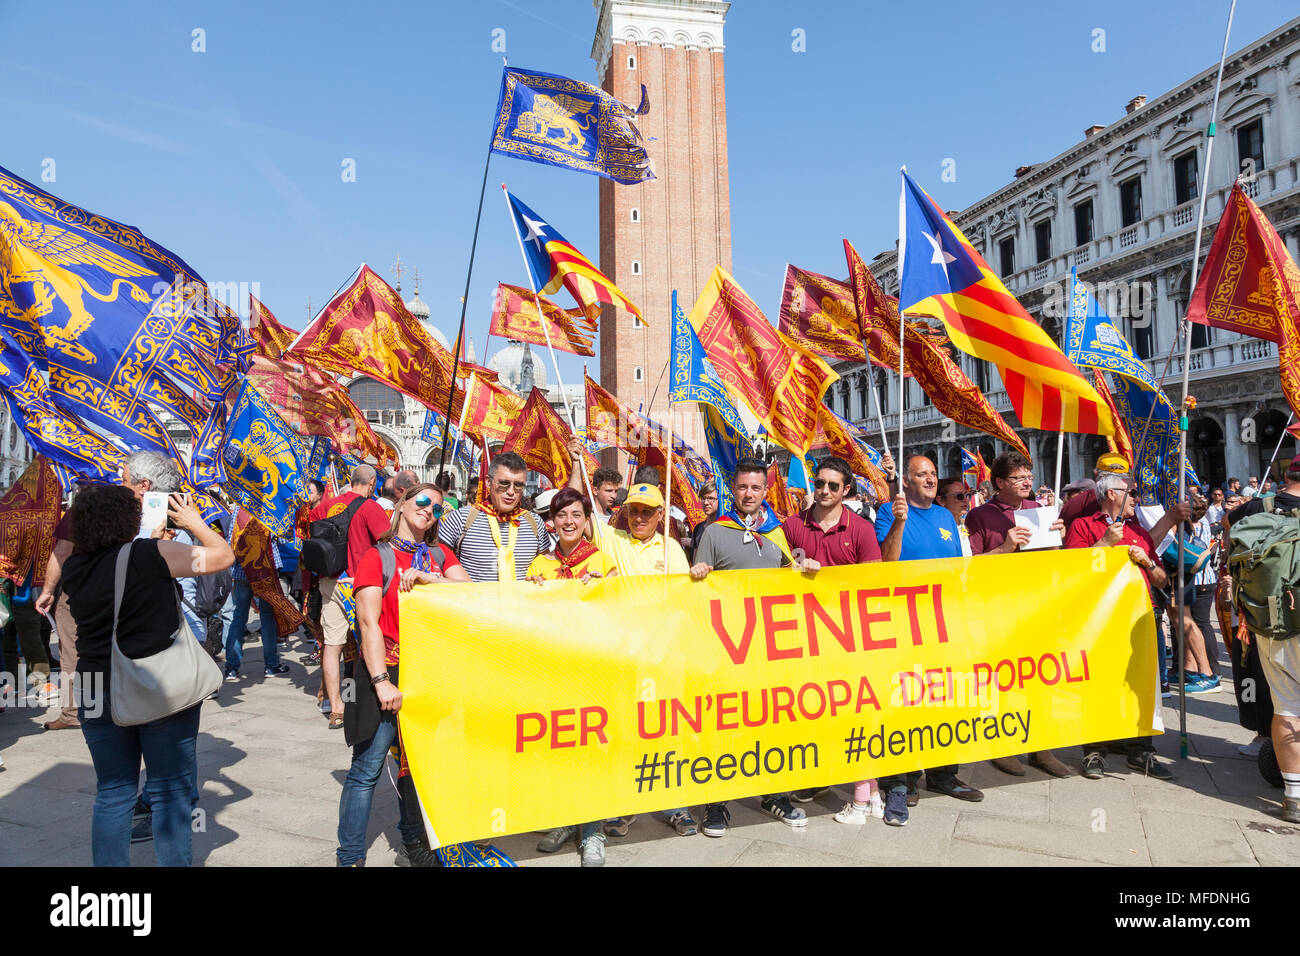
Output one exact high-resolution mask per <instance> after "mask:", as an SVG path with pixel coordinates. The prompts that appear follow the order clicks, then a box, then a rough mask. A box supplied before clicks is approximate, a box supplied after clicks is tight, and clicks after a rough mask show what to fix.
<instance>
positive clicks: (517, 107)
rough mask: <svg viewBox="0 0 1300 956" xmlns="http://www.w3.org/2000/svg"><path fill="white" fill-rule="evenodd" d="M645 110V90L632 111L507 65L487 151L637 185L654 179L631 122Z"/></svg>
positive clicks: (571, 84)
mask: <svg viewBox="0 0 1300 956" xmlns="http://www.w3.org/2000/svg"><path fill="white" fill-rule="evenodd" d="M649 109H650V101H649V98H648V97H647V96H646V89H645V86H642V87H641V103H640V105H639V106H638V107H637V108H636V109H632V107H630V106H627V105H626V104H624V103H622V102H620V101H619V100H617V99H615V98H614V97H613V96H611V95H610V94H608V93H606V92H605V91H604V90H602V89H600V87H597V86H592V85H591V84H590V83H583V82H582V81H581V80H572V79H569V77H567V76H558V75H556V74H554V73H539V72H537V71H536V70H521V69H519V68H517V67H509V66H508V67H506V68H505V70H504V72H503V73H502V76H501V95H500V97H498V99H497V112H496V125H495V127H494V128H493V130H492V152H494V153H500V154H501V155H503V156H513V157H514V158H515V159H525V160H528V161H529V162H533V163H543V164H545V165H547V166H559V167H561V168H562V169H574V170H577V171H578V172H582V173H592V174H594V175H596V176H604V177H605V178H607V179H612V180H614V181H615V182H617V183H624V184H628V185H634V184H636V183H642V182H645V181H646V180H647V179H654V178H655V174H654V172H653V170H652V168H651V162H650V156H649V154H648V153H647V152H646V148H645V142H644V140H643V139H642V138H641V133H640V132H639V131H638V130H637V128H636V127H635V126H633V125H632V118H633V117H636V116H641V115H643V114H645V113H647V112H648V111H649Z"/></svg>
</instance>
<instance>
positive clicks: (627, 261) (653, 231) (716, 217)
mask: <svg viewBox="0 0 1300 956" xmlns="http://www.w3.org/2000/svg"><path fill="white" fill-rule="evenodd" d="M593 5H594V6H596V7H598V8H599V11H600V12H599V16H598V20H597V27H596V37H595V40H594V42H593V43H592V48H591V56H592V59H593V60H595V61H596V75H597V77H598V82H599V83H600V85H601V86H602V88H603V89H605V91H606V92H608V93H611V94H612V95H613V96H615V97H617V98H618V99H619V100H621V101H622V102H624V103H629V104H632V105H635V104H637V103H639V102H640V99H641V87H642V85H643V84H644V86H645V87H646V90H647V93H648V95H649V97H650V112H649V113H648V114H646V115H645V116H641V117H638V118H637V128H638V129H639V130H640V131H641V134H642V136H643V137H645V139H646V141H647V144H646V146H647V149H648V150H649V153H650V158H651V160H652V162H653V163H654V172H655V176H656V177H657V178H656V179H653V180H650V181H648V182H644V183H641V184H639V185H636V186H625V185H621V184H619V183H615V182H612V181H610V180H608V179H601V180H600V187H599V188H600V268H601V271H602V272H604V273H605V274H606V275H607V276H609V277H610V278H611V279H613V280H614V282H615V283H616V284H617V285H618V287H619V288H620V289H622V290H623V291H624V292H625V293H627V295H628V296H629V297H630V298H631V300H632V301H633V302H635V303H636V305H637V306H638V308H640V309H641V311H642V314H643V315H644V316H645V317H646V319H647V320H648V324H644V323H641V322H639V321H637V319H636V318H635V317H634V316H632V315H630V314H628V313H626V312H621V311H618V310H616V309H614V308H613V307H612V306H606V307H605V309H604V314H603V315H602V317H601V322H600V384H601V385H602V386H603V387H604V388H606V389H607V390H609V391H610V392H612V393H613V394H615V395H617V396H618V397H619V398H620V399H622V400H623V401H624V402H626V403H628V404H630V405H631V406H632V407H634V408H635V407H637V406H641V407H643V408H644V409H646V410H647V411H648V413H649V414H650V415H651V417H654V418H657V419H659V420H661V421H662V420H664V412H665V410H666V408H667V404H668V382H667V374H666V372H665V369H666V368H667V365H668V352H669V330H670V329H671V327H672V312H671V306H670V293H671V291H672V290H673V289H676V290H677V298H678V303H679V304H680V306H681V307H682V309H684V310H686V311H690V308H691V306H692V305H693V304H694V303H695V300H696V298H698V296H699V293H700V290H701V289H702V288H703V287H704V284H705V283H706V282H707V281H708V279H709V275H710V273H711V272H712V271H713V267H714V266H715V265H718V264H721V265H722V266H723V268H725V269H727V270H728V271H730V269H731V206H730V194H729V188H728V180H727V175H728V174H727V116H726V95H725V83H724V76H723V62H722V57H723V46H722V28H723V23H724V21H725V20H726V16H727V10H728V8H729V7H730V6H731V4H730V3H725V2H718V0H595V2H594V3H593Z"/></svg>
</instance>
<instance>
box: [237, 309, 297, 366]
mask: <svg viewBox="0 0 1300 956" xmlns="http://www.w3.org/2000/svg"><path fill="white" fill-rule="evenodd" d="M248 334H249V336H250V337H251V338H252V340H253V343H254V344H255V345H256V346H257V353H258V354H259V355H262V356H265V357H266V358H269V359H278V358H279V357H280V356H281V355H283V354H284V350H285V349H287V348H288V347H289V346H290V345H292V344H293V340H294V339H296V338H297V337H298V333H297V332H295V331H294V330H293V329H290V328H286V327H285V326H283V325H281V324H280V320H279V319H277V318H276V317H275V316H274V315H273V314H272V312H271V310H270V309H268V308H267V307H266V306H265V305H263V304H262V303H261V302H259V301H258V300H257V298H256V297H255V296H254V295H253V294H252V293H249V296H248Z"/></svg>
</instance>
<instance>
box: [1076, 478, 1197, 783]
mask: <svg viewBox="0 0 1300 956" xmlns="http://www.w3.org/2000/svg"><path fill="white" fill-rule="evenodd" d="M1136 494H1137V485H1136V484H1135V483H1134V481H1133V479H1132V478H1130V477H1129V476H1128V475H1117V474H1115V473H1113V472H1105V473H1103V474H1101V475H1100V476H1098V478H1097V494H1096V497H1097V503H1098V505H1099V509H1098V510H1097V511H1095V512H1093V513H1092V514H1086V515H1082V516H1081V517H1078V518H1076V519H1075V520H1074V523H1073V524H1071V525H1070V530H1069V531H1067V532H1066V534H1065V546H1066V547H1067V548H1096V547H1102V548H1110V547H1114V546H1115V545H1121V544H1122V545H1127V546H1128V556H1129V560H1130V561H1132V562H1133V563H1134V564H1136V565H1137V566H1138V567H1139V568H1141V569H1142V574H1143V576H1144V577H1145V578H1146V581H1147V590H1148V592H1149V591H1150V590H1151V588H1162V587H1164V586H1165V585H1166V584H1167V583H1168V581H1169V578H1168V575H1166V574H1165V569H1164V568H1163V567H1161V565H1160V562H1159V560H1157V558H1156V546H1155V543H1154V542H1153V541H1152V540H1151V535H1149V534H1147V533H1146V531H1144V530H1143V528H1142V526H1141V525H1140V524H1138V522H1137V519H1136V518H1135V517H1134V515H1135V513H1136V507H1135V504H1136V500H1137V499H1136V497H1135V496H1136ZM1154 689H1155V688H1152V690H1153V691H1154ZM1158 703H1159V701H1157V704H1158ZM1108 747H1114V748H1117V749H1119V748H1122V749H1124V750H1127V751H1128V765H1129V766H1130V767H1131V768H1133V769H1134V770H1141V771H1142V772H1143V773H1144V774H1146V775H1147V776H1148V777H1154V778H1155V779H1157V780H1172V779H1173V776H1174V775H1173V774H1172V773H1170V771H1169V768H1168V767H1165V766H1164V765H1163V764H1161V763H1160V762H1159V761H1157V760H1156V749H1155V747H1153V746H1151V738H1150V737H1132V738H1130V739H1128V740H1114V741H1109V742H1102V743H1093V744H1084V745H1083V775H1084V776H1085V777H1087V778H1088V779H1089V780H1100V779H1101V778H1102V777H1103V776H1104V775H1105V773H1106V759H1105V756H1106V750H1107V748H1108Z"/></svg>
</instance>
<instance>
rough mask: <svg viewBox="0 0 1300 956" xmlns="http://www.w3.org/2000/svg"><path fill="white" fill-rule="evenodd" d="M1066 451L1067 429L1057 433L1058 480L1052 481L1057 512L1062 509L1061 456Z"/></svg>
mask: <svg viewBox="0 0 1300 956" xmlns="http://www.w3.org/2000/svg"><path fill="white" fill-rule="evenodd" d="M1064 452H1065V429H1061V430H1060V431H1058V432H1057V433H1056V481H1054V482H1053V483H1052V494H1053V495H1055V499H1054V502H1053V503H1054V504H1055V505H1056V511H1057V514H1060V511H1061V457H1062V455H1063V454H1064Z"/></svg>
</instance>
